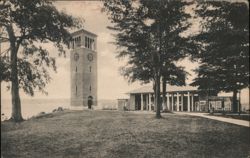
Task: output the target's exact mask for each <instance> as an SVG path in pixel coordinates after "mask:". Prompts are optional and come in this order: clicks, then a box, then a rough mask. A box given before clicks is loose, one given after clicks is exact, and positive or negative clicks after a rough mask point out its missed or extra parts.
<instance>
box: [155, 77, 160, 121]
mask: <svg viewBox="0 0 250 158" xmlns="http://www.w3.org/2000/svg"><path fill="white" fill-rule="evenodd" d="M160 86H161V85H160V75H159V74H156V75H155V107H156V118H161V103H160V95H161V94H160Z"/></svg>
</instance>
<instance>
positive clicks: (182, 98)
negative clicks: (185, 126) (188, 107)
mask: <svg viewBox="0 0 250 158" xmlns="http://www.w3.org/2000/svg"><path fill="white" fill-rule="evenodd" d="M183 102H184V94H181V111H183Z"/></svg>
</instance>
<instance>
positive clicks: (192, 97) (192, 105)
mask: <svg viewBox="0 0 250 158" xmlns="http://www.w3.org/2000/svg"><path fill="white" fill-rule="evenodd" d="M191 108H192V111H194V94H192V96H191Z"/></svg>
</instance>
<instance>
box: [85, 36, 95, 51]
mask: <svg viewBox="0 0 250 158" xmlns="http://www.w3.org/2000/svg"><path fill="white" fill-rule="evenodd" d="M85 48H89V49H91V50H94V49H95V40H94V39H92V38H89V37H87V36H85Z"/></svg>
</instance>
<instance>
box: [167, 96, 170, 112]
mask: <svg viewBox="0 0 250 158" xmlns="http://www.w3.org/2000/svg"><path fill="white" fill-rule="evenodd" d="M167 109H168V110H170V102H169V93H168V94H167Z"/></svg>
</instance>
